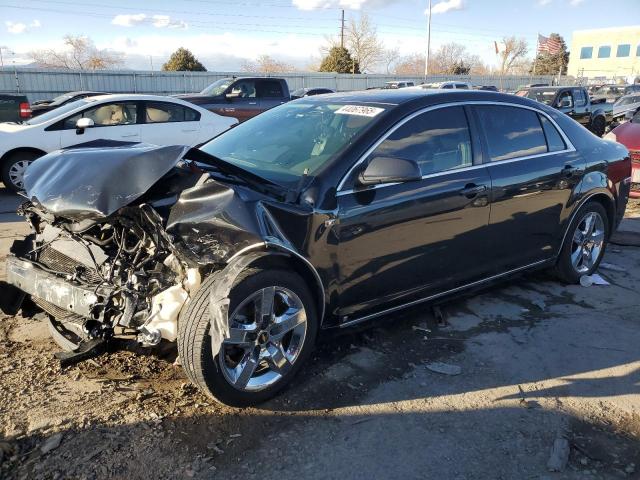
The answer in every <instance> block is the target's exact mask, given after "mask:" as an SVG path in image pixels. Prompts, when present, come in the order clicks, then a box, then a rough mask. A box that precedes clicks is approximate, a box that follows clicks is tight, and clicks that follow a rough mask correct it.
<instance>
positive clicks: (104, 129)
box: [60, 102, 140, 148]
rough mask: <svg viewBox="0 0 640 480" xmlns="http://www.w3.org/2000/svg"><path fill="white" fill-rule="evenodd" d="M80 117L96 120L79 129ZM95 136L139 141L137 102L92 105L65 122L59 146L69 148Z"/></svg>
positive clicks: (98, 138) (121, 140)
mask: <svg viewBox="0 0 640 480" xmlns="http://www.w3.org/2000/svg"><path fill="white" fill-rule="evenodd" d="M81 118H90V119H91V120H93V123H94V125H93V127H88V128H85V129H77V128H76V123H77V122H78V120H80V119H81ZM95 140H116V141H120V142H140V125H139V124H138V102H113V103H103V104H101V105H96V106H92V107H91V108H89V109H87V110H84V111H83V112H80V113H78V114H76V115H73V116H71V117H68V118H67V119H65V120H64V122H63V123H62V128H61V131H60V148H68V147H72V146H75V145H78V144H81V143H86V142H92V141H95Z"/></svg>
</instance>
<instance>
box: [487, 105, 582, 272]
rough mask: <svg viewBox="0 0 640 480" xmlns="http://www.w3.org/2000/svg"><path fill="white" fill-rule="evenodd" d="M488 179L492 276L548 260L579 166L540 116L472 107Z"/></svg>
mask: <svg viewBox="0 0 640 480" xmlns="http://www.w3.org/2000/svg"><path fill="white" fill-rule="evenodd" d="M474 111H475V113H476V115H477V118H478V123H479V124H480V125H481V126H482V129H483V131H484V147H485V149H486V152H487V155H486V158H488V159H489V163H488V170H489V174H490V176H491V182H492V186H491V197H490V201H491V220H490V229H489V232H490V235H489V242H490V245H491V256H492V263H493V264H494V266H495V268H496V270H497V271H506V270H509V269H512V268H519V267H522V266H524V265H529V264H532V263H535V262H538V261H541V260H544V259H548V258H551V257H553V256H554V255H555V254H556V252H557V248H558V245H559V241H560V237H561V233H562V232H561V228H560V226H561V220H562V219H563V215H564V214H565V213H566V211H565V205H567V204H568V201H569V198H570V196H571V194H572V191H573V189H574V188H575V187H576V186H577V185H578V184H579V182H580V180H581V178H582V177H583V175H584V162H583V161H582V159H581V158H580V156H579V154H578V153H577V152H576V151H575V149H574V148H573V147H572V146H571V145H570V143H569V141H568V139H567V138H565V137H563V136H562V134H561V133H560V131H559V130H558V128H557V127H556V125H555V124H554V123H553V122H552V121H551V120H550V119H549V117H547V116H546V115H545V114H543V113H540V112H538V111H537V110H535V109H531V108H528V107H520V106H509V105H477V106H474Z"/></svg>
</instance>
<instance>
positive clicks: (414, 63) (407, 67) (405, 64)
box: [396, 53, 426, 77]
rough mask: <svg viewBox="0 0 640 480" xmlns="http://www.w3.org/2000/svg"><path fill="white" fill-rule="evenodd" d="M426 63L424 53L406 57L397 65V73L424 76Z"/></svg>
mask: <svg viewBox="0 0 640 480" xmlns="http://www.w3.org/2000/svg"><path fill="white" fill-rule="evenodd" d="M425 63H426V62H425V58H424V55H423V54H421V53H414V54H413V55H409V56H407V57H404V58H402V59H401V60H400V62H398V64H397V65H396V75H407V76H413V77H416V76H422V75H424V64H425Z"/></svg>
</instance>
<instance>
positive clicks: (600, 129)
mask: <svg viewBox="0 0 640 480" xmlns="http://www.w3.org/2000/svg"><path fill="white" fill-rule="evenodd" d="M606 128H607V124H606V122H605V120H604V117H596V118H594V119H593V124H592V125H591V131H592V132H593V133H594V134H596V135H597V136H599V137H602V135H604V131H605V129H606Z"/></svg>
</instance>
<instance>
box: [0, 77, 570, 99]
mask: <svg viewBox="0 0 640 480" xmlns="http://www.w3.org/2000/svg"><path fill="white" fill-rule="evenodd" d="M248 75H253V74H249V73H246V72H151V71H133V70H110V71H106V70H100V71H78V70H50V69H13V70H12V69H4V70H0V93H23V94H25V95H27V97H28V98H29V101H30V102H35V101H38V100H44V99H49V98H53V97H55V96H57V95H60V94H62V93H66V92H72V91H78V90H93V91H99V92H108V93H152V94H157V95H173V94H178V93H192V92H199V91H201V90H203V89H204V88H205V87H206V86H207V85H210V84H211V83H213V82H215V81H216V80H219V79H221V78H226V77H231V76H238V77H240V76H248ZM258 76H265V75H264V74H258ZM271 76H274V77H279V78H285V79H286V80H287V82H288V84H289V89H290V90H291V91H293V90H295V89H297V88H301V87H327V88H331V89H334V90H337V91H349V90H365V89H367V88H375V87H381V86H383V85H384V83H385V82H389V81H393V80H409V81H413V82H415V83H416V84H420V83H422V82H427V83H431V82H440V81H446V80H459V81H463V82H469V83H471V84H473V85H493V86H495V87H497V88H498V89H500V90H506V91H513V90H515V89H517V88H518V87H519V86H522V85H527V84H532V83H544V84H549V85H551V84H555V83H558V82H560V83H563V84H572V83H573V80H571V79H568V78H564V77H563V78H561V79H560V80H558V78H557V77H553V76H548V75H535V76H531V75H520V76H514V75H508V76H507V75H505V76H502V75H485V76H483V75H430V76H428V77H426V78H425V77H422V76H416V77H411V76H397V75H350V74H332V73H317V72H304V73H285V74H272V75H271Z"/></svg>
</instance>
